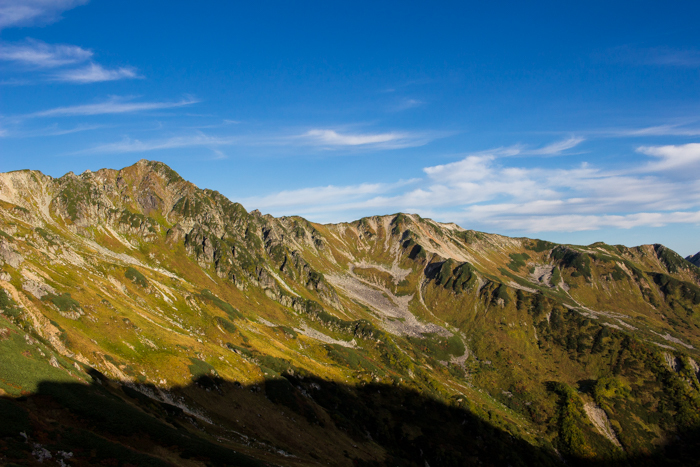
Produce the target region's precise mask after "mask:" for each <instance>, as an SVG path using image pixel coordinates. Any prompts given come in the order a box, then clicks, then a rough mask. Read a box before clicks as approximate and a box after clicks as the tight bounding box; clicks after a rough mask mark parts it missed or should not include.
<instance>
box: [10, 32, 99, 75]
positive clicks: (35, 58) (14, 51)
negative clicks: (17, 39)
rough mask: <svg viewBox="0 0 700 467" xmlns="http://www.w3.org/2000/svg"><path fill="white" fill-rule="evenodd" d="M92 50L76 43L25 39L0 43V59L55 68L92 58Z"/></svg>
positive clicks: (38, 66)
mask: <svg viewBox="0 0 700 467" xmlns="http://www.w3.org/2000/svg"><path fill="white" fill-rule="evenodd" d="M92 55H93V53H92V51H90V50H86V49H83V48H82V47H78V46H76V45H66V44H47V43H45V42H41V41H37V40H35V39H27V40H26V41H25V42H24V43H21V44H0V60H4V61H8V62H16V63H20V64H23V65H28V66H32V67H37V68H56V67H61V66H65V65H71V64H75V63H82V62H85V61H87V60H89V59H90V58H92Z"/></svg>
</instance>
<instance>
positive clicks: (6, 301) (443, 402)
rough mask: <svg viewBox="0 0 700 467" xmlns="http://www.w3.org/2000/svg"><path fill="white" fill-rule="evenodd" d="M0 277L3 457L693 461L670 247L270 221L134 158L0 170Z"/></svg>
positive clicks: (694, 375) (688, 340)
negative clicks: (84, 168) (57, 169)
mask: <svg viewBox="0 0 700 467" xmlns="http://www.w3.org/2000/svg"><path fill="white" fill-rule="evenodd" d="M0 266H1V270H0V313H1V314H0V396H1V397H0V418H1V419H2V421H3V423H0V462H3V463H10V462H14V463H18V464H22V465H28V464H32V463H35V464H38V463H39V462H41V460H43V461H44V462H45V463H46V462H55V463H58V464H60V465H88V464H92V463H100V462H102V463H104V464H105V465H172V464H177V465H282V466H306V465H347V466H350V465H392V466H394V465H405V466H409V465H411V466H412V465H416V466H424V465H432V466H433V467H434V466H438V465H439V466H445V465H455V466H462V465H513V466H516V465H564V462H566V463H567V464H568V465H578V464H582V465H583V464H585V465H591V464H595V463H600V464H601V465H604V464H605V465H607V464H610V465H613V464H614V465H632V464H635V465H688V464H689V463H694V462H696V460H697V458H696V456H697V452H700V451H699V449H700V446H698V439H699V438H698V428H699V427H700V392H699V391H700V382H699V381H698V376H699V370H700V367H699V366H698V363H697V362H698V361H699V360H700V355H699V354H698V347H699V346H700V269H699V268H698V267H697V266H696V265H694V264H691V262H689V261H686V260H685V259H683V258H682V257H680V256H679V255H677V254H676V253H675V252H673V251H672V250H670V249H668V248H666V247H664V246H662V245H644V246H639V247H635V248H626V247H624V246H610V245H606V244H603V243H596V244H593V245H589V246H574V245H557V244H554V243H549V242H545V241H541V240H531V239H527V238H508V237H503V236H499V235H493V234H487V233H482V232H475V231H471V230H464V229H462V228H460V227H458V226H456V225H454V224H442V223H438V222H434V221H432V220H429V219H423V218H421V217H419V216H417V215H411V214H396V215H391V216H378V217H369V218H364V219H360V220H359V221H355V222H352V223H343V224H334V225H320V224H314V223H311V222H308V221H306V220H304V219H302V218H299V217H282V218H274V217H271V216H267V215H261V214H260V213H259V212H257V211H254V212H250V213H248V212H246V210H245V209H244V208H243V207H242V206H241V205H239V204H236V203H233V202H231V201H229V200H228V199H226V198H225V197H224V196H222V195H221V194H220V193H218V192H216V191H211V190H201V189H199V188H197V187H195V186H194V185H192V184H191V183H189V182H187V181H185V180H183V179H182V178H181V177H180V176H179V175H178V174H176V173H175V172H174V171H172V170H171V169H170V168H168V167H167V166H165V165H164V164H162V163H159V162H149V161H139V162H138V163H136V164H135V165H133V166H131V167H127V168H124V169H122V170H109V169H104V170H100V171H98V172H85V173H83V174H81V175H74V174H72V173H69V174H67V175H65V176H63V177H61V178H58V179H54V178H52V177H48V176H46V175H43V174H41V173H40V172H36V171H19V172H11V173H4V174H0ZM44 465H45V464H44Z"/></svg>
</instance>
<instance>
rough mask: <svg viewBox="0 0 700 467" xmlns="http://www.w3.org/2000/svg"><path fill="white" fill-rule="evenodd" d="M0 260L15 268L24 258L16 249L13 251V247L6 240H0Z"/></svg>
mask: <svg viewBox="0 0 700 467" xmlns="http://www.w3.org/2000/svg"><path fill="white" fill-rule="evenodd" d="M0 260H1V261H4V262H5V263H7V264H9V265H10V266H12V267H13V268H17V267H19V265H20V264H22V261H24V258H23V257H22V255H20V254H19V253H18V252H17V251H15V249H14V248H12V246H11V245H10V244H9V243H8V242H7V241H5V240H0ZM0 265H1V264H0Z"/></svg>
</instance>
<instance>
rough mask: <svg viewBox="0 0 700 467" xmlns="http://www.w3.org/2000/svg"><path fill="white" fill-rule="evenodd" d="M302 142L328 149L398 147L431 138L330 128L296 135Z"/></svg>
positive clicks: (421, 144)
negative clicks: (344, 131) (340, 130)
mask: <svg viewBox="0 0 700 467" xmlns="http://www.w3.org/2000/svg"><path fill="white" fill-rule="evenodd" d="M295 139H296V140H297V141H300V142H301V143H302V144H307V145H313V146H321V147H325V148H328V149H338V148H372V149H400V148H407V147H414V146H423V145H425V144H427V143H428V142H429V141H430V140H431V139H432V138H431V137H430V136H429V135H427V134H423V133H422V134H416V133H409V132H388V133H340V132H338V131H336V130H331V129H313V130H309V131H307V132H306V133H304V134H302V135H299V136H296V137H295Z"/></svg>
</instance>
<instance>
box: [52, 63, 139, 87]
mask: <svg viewBox="0 0 700 467" xmlns="http://www.w3.org/2000/svg"><path fill="white" fill-rule="evenodd" d="M137 77H138V76H137V74H136V72H135V71H134V69H133V68H117V69H115V70H107V69H105V68H102V66H100V65H98V64H96V63H90V64H89V65H88V66H87V67H84V68H79V69H74V70H66V71H62V72H60V73H57V74H56V75H55V79H56V80H57V81H66V82H71V83H79V84H85V83H99V82H102V81H116V80H119V79H129V78H137Z"/></svg>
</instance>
